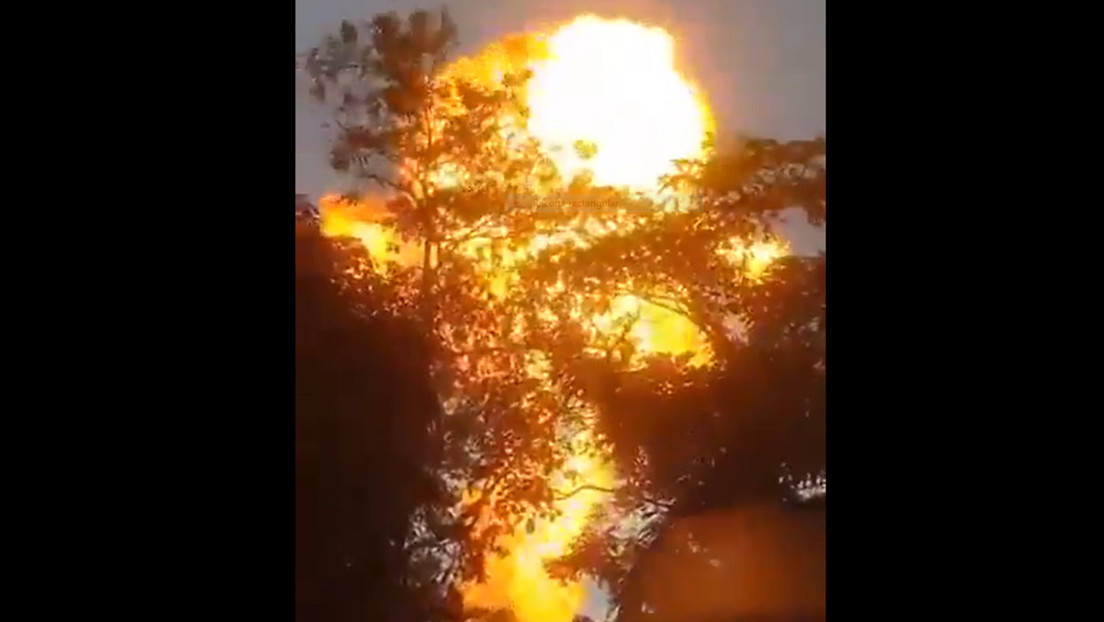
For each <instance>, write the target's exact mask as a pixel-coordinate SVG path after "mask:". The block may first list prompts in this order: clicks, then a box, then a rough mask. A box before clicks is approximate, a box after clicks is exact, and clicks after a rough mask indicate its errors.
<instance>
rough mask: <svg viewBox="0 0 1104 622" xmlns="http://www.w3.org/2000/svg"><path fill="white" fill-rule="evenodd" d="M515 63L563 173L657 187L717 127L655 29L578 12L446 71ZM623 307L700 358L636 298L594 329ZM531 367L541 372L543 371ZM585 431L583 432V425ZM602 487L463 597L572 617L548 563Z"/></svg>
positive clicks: (361, 226)
mask: <svg viewBox="0 0 1104 622" xmlns="http://www.w3.org/2000/svg"><path fill="white" fill-rule="evenodd" d="M519 65H520V66H521V67H527V68H529V69H531V70H532V72H533V74H532V79H531V81H530V83H529V86H528V91H527V94H526V95H527V96H526V101H527V104H528V106H529V108H530V115H531V116H530V121H529V128H528V129H529V131H530V132H531V133H532V134H533V135H535V136H536V137H537V138H539V139H540V140H541V142H542V145H543V146H544V148H545V149H546V153H547V154H548V155H549V156H550V157H551V158H552V159H553V161H555V162H556V164H557V166H558V168H559V169H560V172H561V175H562V176H563V177H565V178H570V177H571V176H572V175H573V174H575V173H577V172H579V171H580V170H582V169H583V168H584V167H585V168H588V169H590V170H591V172H592V173H593V176H594V177H593V180H594V182H595V183H596V184H598V185H610V186H619V187H628V188H630V189H633V190H638V191H649V190H655V189H656V186H657V178H658V177H659V176H661V175H662V174H664V173H667V172H669V171H670V167H671V161H672V160H674V159H678V158H692V157H696V156H698V155H700V149H701V144H702V141H703V139H704V138H705V137H706V133H707V132H708V131H709V130H711V129H712V120H711V115H710V113H709V109H708V106H707V105H706V103H705V100H704V98H703V97H702V96H701V95H700V94H699V93H697V92H696V91H695V89H694V88H693V87H692V86H691V85H690V84H689V83H688V82H687V81H686V80H685V79H683V78H682V77H681V76H680V75H679V74H678V72H677V71H676V70H675V68H674V41H673V40H672V38H671V36H670V35H668V34H667V33H666V32H664V31H663V30H661V29H658V28H650V27H646V26H642V25H639V24H636V23H633V22H630V21H628V20H605V19H601V18H598V17H594V16H583V17H580V18H577V19H575V20H574V21H572V22H570V23H568V24H566V25H563V26H561V27H559V28H558V29H556V30H554V31H553V32H551V33H550V34H548V35H547V36H544V35H542V34H535V35H526V36H524V37H514V38H511V39H509V40H507V41H504V42H498V43H495V44H492V45H491V46H489V47H488V48H487V49H486V50H484V51H483V52H482V53H480V54H478V55H476V56H473V57H468V58H462V59H459V60H458V61H457V62H456V63H454V64H453V66H452V67H451V68H450V69H449V70H447V72H448V73H452V74H454V75H463V76H464V77H467V78H469V79H473V78H474V79H480V80H486V81H493V80H496V79H497V78H499V77H500V76H501V75H502V74H503V73H504V72H508V71H513V70H516V69H518V68H520V67H519ZM578 140H584V141H587V142H590V143H592V144H594V145H595V146H596V147H597V153H596V155H595V156H594V157H593V158H591V159H590V160H587V161H585V162H584V161H582V160H580V159H579V157H578V156H577V154H576V153H575V151H574V149H573V148H572V146H573V144H574V143H575V141H578ZM320 209H321V213H322V216H323V230H324V231H325V232H326V234H327V235H348V236H353V237H357V238H360V239H361V240H362V241H363V242H364V244H365V246H366V247H367V248H368V249H369V251H370V252H371V253H372V254H373V256H375V257H377V258H380V259H388V260H394V261H398V262H400V263H403V264H406V265H417V262H418V261H420V255H419V252H418V249H417V248H412V247H402V248H399V247H395V246H394V242H395V238H394V236H392V235H391V234H390V232H389V231H388V230H387V229H386V228H385V227H384V226H382V225H380V224H377V223H375V222H373V221H376V220H378V219H379V215H380V210H373V209H369V208H368V207H367V206H366V205H359V206H358V205H354V204H350V203H347V202H343V201H340V200H338V199H336V198H335V197H332V196H331V197H325V198H323V200H322V201H321V202H320ZM613 228H615V227H613V226H611V227H610V230H612V229H613ZM565 235H570V233H569V232H554V231H553V232H546V233H542V234H539V235H537V236H535V237H534V238H533V239H532V240H531V241H530V244H529V249H528V251H522V252H521V253H519V254H518V255H517V256H516V257H513V258H512V259H511V261H509V262H507V264H506V270H507V272H509V271H510V270H511V269H512V266H516V265H518V264H519V263H521V262H524V261H525V260H526V258H527V257H528V256H529V255H530V254H531V253H532V252H534V251H538V250H539V249H540V248H541V247H543V246H546V245H548V244H550V243H554V242H555V240H556V239H557V236H559V237H560V238H562V237H563V236H565ZM479 247H480V241H479V240H473V241H472V242H471V243H470V245H469V247H468V248H467V249H466V254H468V256H469V257H472V258H475V257H477V256H478V252H479ZM779 252H781V251H780V249H778V248H772V247H763V248H755V249H751V251H750V252H748V253H738V252H736V251H732V254H733V258H734V259H736V258H737V257H736V256H737V255H740V256H741V257H742V258H744V259H750V261H749V263H750V264H751V267H752V268H753V269H754V268H755V266H756V265H758V266H759V267H760V268H761V267H762V265H765V264H766V263H767V262H769V261H770V259H771V258H773V257H774V256H776V255H777V254H779ZM489 269H490V268H489V267H488V270H489ZM488 279H490V280H491V281H492V284H491V290H492V291H493V292H494V293H495V294H496V295H503V294H504V293H505V290H506V288H507V287H508V284H509V274H503V273H502V269H501V268H500V269H499V270H498V272H497V273H496V274H488ZM630 313H631V314H636V315H638V316H639V318H640V319H639V320H638V322H637V324H636V325H635V326H634V328H633V330H632V332H631V333H630V337H631V338H632V339H633V341H635V345H636V346H637V349H638V351H639V352H641V353H648V352H665V353H672V354H679V353H683V352H693V353H695V355H696V356H695V361H696V362H697V363H698V364H704V363H706V362H708V359H709V356H708V352H707V351H706V350H707V347H706V342H705V340H704V339H703V337H702V335H701V334H700V332H699V331H698V330H697V328H696V327H695V326H694V325H693V324H691V323H690V322H689V321H688V320H686V319H685V318H684V317H683V316H681V315H678V314H675V313H673V312H671V311H667V310H665V309H661V308H659V307H654V306H650V305H647V304H646V303H643V302H641V301H640V300H638V299H636V298H633V297H622V298H620V299H618V300H615V301H614V302H613V305H612V308H611V309H610V310H609V311H608V312H606V313H605V314H603V315H602V316H600V317H596V318H594V320H595V321H594V322H593V324H594V326H596V330H598V331H601V330H604V329H603V327H607V328H608V329H609V330H612V327H613V326H614V323H615V322H614V320H615V319H616V317H618V316H621V315H624V314H630ZM532 373H534V374H535V375H538V376H539V375H540V374H541V371H540V370H539V369H534V370H533V372H532ZM581 434H582V435H583V436H584V437H585V435H587V434H589V432H588V431H583V432H582V433H581ZM570 467H571V468H572V469H573V470H574V471H576V472H577V473H578V474H579V475H580V479H579V481H580V482H585V483H588V484H592V485H595V486H600V487H607V488H608V487H612V486H615V485H616V481H615V480H616V476H615V473H614V472H613V470H612V468H611V467H610V466H609V465H608V463H607V462H606V461H605V460H603V459H602V457H600V456H591V455H576V456H574V458H573V459H572V464H571V465H570ZM564 485H565V487H566V488H568V489H570V488H573V486H570V485H568V484H567V483H565V484H564ZM604 495H605V493H602V492H597V491H584V492H580V493H578V494H575V495H573V496H571V497H570V498H567V499H564V500H561V501H560V502H559V505H558V508H557V509H558V510H559V511H560V512H561V514H562V515H561V516H560V517H559V518H558V519H556V520H553V521H545V522H542V523H538V524H537V525H536V526H535V528H534V529H533V530H532V532H529V531H527V530H526V529H525V527H524V525H523V526H522V527H521V528H520V529H519V530H518V532H517V533H515V534H513V535H512V536H510V537H509V538H507V541H506V542H503V543H502V544H503V545H504V548H506V549H507V550H508V551H509V555H508V556H507V557H504V558H495V557H493V556H492V557H491V559H490V560H489V561H488V564H489V565H488V569H487V570H488V580H487V581H486V582H484V583H482V584H479V585H466V586H462V591H463V593H464V598H465V603H466V604H467V605H470V606H477V607H486V608H492V609H496V608H510V609H511V610H512V611H513V612H514V614H515V615H516V616H517V618H518V620H520V621H521V622H570V620H571V619H572V617H573V616H574V615H575V614H576V613H577V612H578V611H579V610H580V607H581V605H582V603H583V600H584V597H585V594H584V588H583V586H582V585H581V584H579V583H567V584H564V583H560V582H558V581H556V580H554V579H552V578H551V577H550V576H549V575H548V574H547V573H546V571H545V569H544V565H543V564H544V562H545V561H548V560H551V559H555V558H556V557H559V556H561V555H562V554H563V553H565V552H566V551H567V548H568V546H569V545H570V544H571V542H572V541H573V540H574V539H575V538H576V537H578V535H579V534H580V533H581V532H582V531H583V528H584V526H585V524H586V521H587V520H588V517H589V515H590V513H591V512H592V511H593V510H594V509H595V507H596V506H597V505H598V504H600V503H602V501H603V497H604Z"/></svg>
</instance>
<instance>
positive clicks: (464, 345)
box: [307, 12, 825, 602]
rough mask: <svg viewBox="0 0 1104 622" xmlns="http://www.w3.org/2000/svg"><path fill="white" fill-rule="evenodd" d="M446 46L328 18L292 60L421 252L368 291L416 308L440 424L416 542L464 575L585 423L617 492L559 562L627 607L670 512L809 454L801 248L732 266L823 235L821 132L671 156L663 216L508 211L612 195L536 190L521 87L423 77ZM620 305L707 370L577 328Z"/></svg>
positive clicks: (443, 27) (420, 21) (807, 265)
mask: <svg viewBox="0 0 1104 622" xmlns="http://www.w3.org/2000/svg"><path fill="white" fill-rule="evenodd" d="M454 41H455V28H454V27H453V26H452V23H451V21H450V20H449V19H448V16H447V14H446V13H442V14H441V17H440V19H439V20H438V22H436V23H434V22H433V20H432V19H431V16H430V15H429V14H427V13H425V12H415V13H414V14H412V15H411V16H409V18H407V19H405V20H404V19H400V18H398V17H396V16H394V15H382V16H378V17H377V18H375V19H374V20H373V21H372V22H371V23H370V24H367V25H360V26H356V25H353V24H350V23H345V24H343V25H342V28H341V32H340V35H339V36H335V37H331V38H330V39H329V40H328V41H327V42H326V44H325V45H324V46H323V47H322V48H319V49H317V50H314V51H313V52H312V53H311V55H310V58H309V60H308V63H307V67H308V70H309V71H310V72H311V74H312V77H313V78H314V80H315V86H316V92H317V93H318V94H319V95H320V96H321V97H323V98H324V99H326V100H327V101H331V102H334V104H335V106H336V108H335V112H336V115H335V116H336V119H337V125H338V127H339V132H338V137H337V140H336V142H335V146H334V150H333V155H334V165H335V167H337V168H338V169H339V170H346V171H349V172H351V173H353V174H355V175H356V176H357V177H358V178H360V179H362V180H365V181H370V182H372V183H375V184H377V185H379V186H382V187H383V188H385V189H387V190H388V191H389V192H390V193H391V195H392V197H393V198H392V200H391V202H390V203H389V209H390V212H391V215H392V218H391V221H390V222H391V225H392V226H393V227H394V228H395V230H396V231H398V232H399V233H400V234H401V235H402V236H403V237H404V238H406V239H410V240H415V241H417V242H418V244H419V245H420V246H421V247H422V249H423V261H422V265H421V266H420V267H419V268H417V269H414V270H408V271H400V272H398V273H396V275H394V276H393V277H391V278H390V279H389V280H388V281H387V286H388V287H390V288H392V289H393V290H394V291H395V292H396V293H395V296H394V297H393V298H394V299H395V300H400V301H401V300H413V299H417V300H418V301H419V302H418V306H417V317H418V318H419V321H420V327H421V331H422V334H423V337H424V338H425V340H426V343H427V346H426V347H427V348H428V349H429V354H428V355H427V359H428V360H429V361H430V363H431V366H432V368H433V378H434V389H435V391H436V393H437V395H438V397H439V398H440V400H441V402H442V403H443V404H444V405H445V406H446V410H447V411H448V413H449V414H448V416H446V417H442V418H441V420H440V427H439V435H440V438H441V439H442V442H443V445H442V447H441V453H440V455H439V456H438V458H439V459H438V462H437V465H438V466H437V472H436V473H437V476H438V480H439V481H442V482H447V483H449V487H450V488H451V489H452V491H453V493H454V494H455V496H456V499H455V500H456V501H457V502H458V501H459V499H460V497H461V496H463V497H464V498H465V502H464V503H463V504H460V503H457V505H460V506H461V511H459V512H458V513H457V514H456V515H455V516H453V517H452V518H448V517H447V516H444V514H443V513H442V514H441V515H440V516H438V517H437V518H433V519H432V520H431V519H429V518H425V519H422V521H423V522H424V523H425V524H426V525H428V526H427V527H426V528H425V529H424V530H423V531H424V532H425V534H430V535H426V538H425V539H426V540H427V541H432V540H433V539H434V538H435V537H436V538H437V540H439V541H446V540H448V541H451V542H453V543H463V544H464V545H465V546H463V547H461V548H454V549H452V550H453V551H454V552H455V554H454V555H452V556H451V557H450V558H449V559H450V561H447V562H445V564H446V565H449V564H451V563H453V562H455V565H458V566H459V568H460V570H459V574H460V575H464V576H470V575H473V574H478V572H479V569H480V568H481V566H482V563H481V555H482V554H483V553H484V552H487V551H491V550H493V544H494V542H495V541H496V538H497V536H498V535H501V534H503V533H506V532H508V531H510V530H511V529H513V528H514V527H515V526H516V525H517V523H518V522H519V521H520V520H524V517H525V516H526V515H527V514H529V515H532V514H533V513H539V512H542V511H548V509H549V508H550V506H551V504H552V501H553V500H555V499H557V498H562V497H563V496H565V495H567V496H570V495H571V494H572V492H571V491H564V490H559V489H557V488H556V487H554V486H553V485H552V484H551V479H550V477H551V475H552V474H553V473H555V472H558V471H560V470H562V467H563V466H564V464H565V462H566V460H567V458H568V457H569V456H570V455H571V454H572V453H573V452H575V451H578V448H571V447H570V443H567V442H565V437H568V436H570V435H571V432H572V431H577V430H579V429H581V428H585V429H587V430H590V431H593V432H595V433H594V434H590V435H587V438H588V439H590V440H589V445H591V449H597V450H602V451H603V452H605V453H607V454H608V455H610V456H612V457H613V458H614V459H615V461H616V463H617V466H618V470H619V472H620V474H621V475H622V476H623V479H624V485H623V486H622V487H621V488H620V489H619V490H618V491H617V494H616V495H615V497H614V503H613V504H612V505H611V506H610V507H609V508H608V509H607V512H606V513H607V515H608V516H606V517H605V518H608V519H609V520H596V521H593V522H592V523H591V525H592V528H591V529H590V531H589V533H587V534H586V535H585V536H584V537H583V538H582V539H581V540H580V541H579V542H578V543H577V546H576V547H575V550H574V551H573V554H572V555H570V556H569V557H568V558H567V559H565V560H564V563H563V564H562V568H561V570H563V571H564V572H583V571H587V572H591V573H594V574H596V575H597V576H599V577H602V578H603V579H604V580H605V581H606V582H607V584H608V585H610V586H611V587H612V588H613V591H614V593H615V595H616V597H617V598H618V600H619V602H631V601H632V598H633V589H635V588H634V586H635V585H638V584H639V581H638V579H639V573H640V571H639V568H640V567H642V566H639V567H638V565H637V562H638V561H639V560H641V559H643V556H645V555H646V554H647V553H648V551H649V550H652V549H654V548H655V547H656V546H658V544H661V543H663V542H664V539H663V538H664V534H665V533H667V531H668V530H667V528H668V527H669V526H670V525H671V524H673V523H674V521H676V520H678V519H680V518H684V517H690V516H695V515H698V514H701V513H703V512H708V511H711V510H714V509H721V508H729V507H732V506H738V505H749V504H754V503H763V502H775V501H777V500H778V499H779V498H780V497H781V495H782V493H783V491H784V487H781V486H779V481H778V480H779V476H780V468H781V464H782V462H786V463H788V464H791V465H795V467H794V468H797V469H799V470H805V469H814V470H815V468H816V466H817V465H822V464H823V427H824V405H823V383H824V380H823V378H824V363H823V360H824V338H823V336H824V289H825V287H824V266H825V257H824V256H821V257H819V258H812V259H800V260H799V259H792V260H785V261H780V262H778V263H777V264H776V265H775V266H774V267H773V268H772V269H769V270H767V271H766V272H765V273H763V274H758V273H756V271H753V270H751V269H750V267H749V266H747V265H743V263H746V261H745V260H746V259H747V252H746V249H747V248H749V247H750V246H752V245H754V244H756V243H760V242H763V241H769V240H770V239H771V238H772V236H773V225H772V223H773V221H774V219H775V217H776V216H777V215H778V214H779V213H781V212H782V211H783V210H785V209H786V208H790V207H795V206H796V207H800V208H802V209H804V210H805V213H806V214H807V216H808V218H809V220H810V222H812V223H814V224H823V222H824V218H825V200H824V180H825V172H824V171H825V169H824V141H823V140H815V141H795V142H790V143H777V142H774V141H767V140H747V141H745V142H743V143H742V144H741V145H740V146H739V148H738V149H736V150H735V151H734V152H733V153H727V152H726V153H721V154H713V155H712V156H711V157H709V158H706V159H704V160H702V161H693V162H689V161H688V162H682V163H680V165H679V170H678V174H676V175H673V176H672V177H671V178H670V179H669V180H668V182H669V185H670V186H671V187H672V188H673V189H676V190H678V191H681V192H684V193H685V194H686V196H688V197H690V199H689V200H688V201H686V204H685V205H682V206H681V207H674V208H671V209H667V208H666V207H663V206H660V205H656V204H654V203H651V202H649V200H648V199H644V198H637V199H635V201H636V202H635V203H634V204H633V205H635V206H637V207H642V208H646V209H636V210H629V213H627V214H626V213H614V212H613V211H611V212H609V213H600V212H596V211H593V210H589V209H580V205H565V206H560V208H558V209H547V208H546V206H534V205H521V206H519V205H517V204H511V202H510V197H511V196H512V195H516V194H517V193H534V192H536V191H540V192H546V191H548V190H550V189H554V188H560V187H562V186H563V185H564V184H565V183H566V185H567V187H568V188H569V189H571V190H572V192H573V193H576V196H580V195H592V196H595V197H610V196H615V197H617V198H618V200H619V203H618V205H621V206H627V203H628V201H629V198H628V197H626V196H624V194H623V193H620V192H619V191H618V190H616V189H610V188H598V187H594V186H593V185H592V184H591V181H590V180H589V179H586V178H585V177H580V178H577V179H573V180H562V179H559V177H558V175H557V173H556V171H555V169H554V167H552V166H551V164H550V163H549V162H548V160H547V158H545V157H544V156H543V155H542V154H541V150H540V145H539V144H537V143H536V141H533V140H531V139H530V138H528V137H526V136H525V135H524V132H520V133H519V132H518V131H517V130H519V129H524V126H525V119H526V111H525V107H524V101H522V98H521V97H520V92H521V90H522V89H521V88H520V87H521V86H522V85H523V84H524V79H525V76H524V75H520V76H511V75H508V76H506V77H505V78H504V79H503V80H502V81H501V82H500V83H497V84H487V83H486V82H481V81H478V80H473V79H469V78H468V77H466V76H465V75H464V74H463V72H457V71H456V70H454V69H452V68H450V66H449V65H448V64H447V62H448V51H449V50H450V49H451V48H452V46H453V44H454ZM580 151H581V152H583V151H590V150H589V149H587V148H586V145H581V146H580ZM580 203H581V202H580ZM538 242H539V243H538ZM741 249H744V250H743V251H742V250H741ZM519 256H520V257H524V261H518V259H517V258H518V257H519ZM742 262H743V263H742ZM500 279H502V280H504V282H507V283H509V285H510V287H508V288H504V287H501V286H500V285H501V282H503V281H501V280H500ZM364 280H365V282H371V281H372V279H364ZM410 292H414V294H413V295H411V294H410ZM626 296H631V297H634V298H635V299H637V300H639V301H642V304H647V305H651V306H652V307H655V308H662V309H665V310H667V311H669V312H670V313H673V314H676V315H678V316H680V317H683V318H685V319H686V320H687V321H688V322H689V323H690V324H691V325H692V326H693V327H695V328H696V329H697V330H698V331H700V333H701V334H702V335H704V340H705V342H706V343H707V344H708V350H709V353H710V358H711V364H708V365H701V364H699V363H698V362H695V361H694V360H693V358H694V357H693V356H674V355H670V354H661V353H657V352H654V351H653V352H649V351H646V350H644V349H642V348H640V347H638V345H639V344H634V343H633V341H632V339H631V338H630V333H631V330H632V328H633V325H634V323H635V322H637V321H639V315H638V314H636V315H634V314H633V313H628V314H621V315H620V316H619V317H617V318H616V319H615V320H614V321H613V322H612V325H610V326H605V327H599V326H597V322H596V321H595V318H596V317H597V316H601V315H608V314H609V312H610V309H611V308H612V307H613V306H614V303H615V302H616V301H617V300H618V299H619V298H624V297H626ZM734 322H735V323H737V324H738V325H739V326H740V332H739V334H734V332H733V329H732V325H733V323H734ZM809 465H812V466H809ZM458 482H459V483H462V484H463V485H464V486H466V490H464V491H463V494H461V493H460V492H458V491H457V490H456V488H457V485H456V483H458ZM587 486H588V483H587V482H585V481H584V482H581V484H580V487H579V489H582V488H586V487H587ZM441 505H445V504H444V503H442V504H441ZM626 517H634V518H635V519H636V520H639V521H641V522H642V523H643V525H644V528H642V529H639V530H637V531H636V532H635V533H633V534H631V535H628V536H625V535H624V534H623V533H622V532H621V531H623V530H621V531H619V530H618V529H615V528H614V527H615V525H618V524H623V522H624V521H625V520H626ZM599 518H600V519H601V518H602V517H599ZM430 523H432V524H430ZM423 535H424V534H423ZM670 537H671V536H668V540H667V541H669V539H670ZM678 546H682V545H678ZM687 546H688V545H687ZM684 548H685V547H684ZM687 550H689V549H687ZM695 555H696V553H695ZM456 576H458V575H457V574H456V573H454V572H453V570H452V569H450V570H448V571H446V572H443V573H441V574H439V575H437V579H438V581H440V582H442V583H448V582H450V581H452V580H453V579H455V578H456Z"/></svg>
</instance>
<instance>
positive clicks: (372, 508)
mask: <svg viewBox="0 0 1104 622" xmlns="http://www.w3.org/2000/svg"><path fill="white" fill-rule="evenodd" d="M367 262H368V258H367V257H366V256H364V255H363V251H362V249H359V248H358V247H357V246H355V245H352V244H350V243H349V242H348V241H344V240H330V239H327V238H325V237H323V236H322V235H321V234H320V233H318V231H317V229H316V228H315V227H313V226H311V224H310V223H303V224H301V225H300V226H299V227H298V229H297V236H296V266H295V267H296V271H295V398H296V401H295V458H296V460H295V483H296V486H295V488H296V490H295V492H296V504H295V528H296V543H295V544H296V546H295V550H296V560H295V570H296V581H295V603H296V619H297V620H300V621H301V622H330V621H340V620H366V619H371V620H393V619H403V620H410V619H414V618H413V616H414V614H415V612H417V611H419V609H420V608H421V607H423V606H424V604H425V603H426V602H427V601H426V600H425V597H424V596H422V595H418V594H416V593H415V592H414V591H413V590H412V589H410V585H411V581H410V580H409V574H410V566H409V564H408V561H409V558H410V551H409V550H407V548H406V542H407V535H408V530H409V525H410V520H411V517H412V516H413V515H414V513H415V511H416V510H417V509H418V508H419V507H421V506H424V505H427V504H433V503H436V502H437V495H438V492H437V490H436V488H437V484H436V482H435V480H434V479H433V478H432V476H431V473H430V471H429V467H430V466H431V465H433V464H434V463H435V461H436V459H437V458H436V452H437V451H438V450H437V445H436V442H435V441H436V439H435V436H434V433H433V426H434V423H435V421H436V419H437V401H436V396H435V395H434V394H433V391H432V388H431V386H430V384H429V376H428V365H427V361H426V360H425V356H424V355H419V352H424V347H423V339H422V338H421V336H420V334H419V332H418V331H417V327H416V325H414V324H412V322H410V321H408V320H404V319H402V318H400V317H396V316H394V315H392V314H390V313H388V312H387V311H386V308H387V295H388V292H387V290H386V287H385V285H384V284H383V283H381V282H378V281H377V280H375V279H373V278H372V277H371V274H372V273H371V272H370V266H369V265H367Z"/></svg>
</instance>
